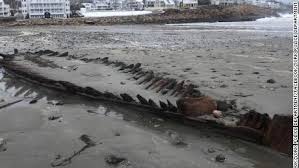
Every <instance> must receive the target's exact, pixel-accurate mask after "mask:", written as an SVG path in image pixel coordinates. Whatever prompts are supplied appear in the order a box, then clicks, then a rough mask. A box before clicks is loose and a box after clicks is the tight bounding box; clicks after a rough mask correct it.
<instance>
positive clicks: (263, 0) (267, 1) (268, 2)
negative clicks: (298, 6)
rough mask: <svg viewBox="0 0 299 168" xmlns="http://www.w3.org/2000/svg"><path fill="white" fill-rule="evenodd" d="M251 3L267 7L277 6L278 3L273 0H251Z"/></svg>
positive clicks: (278, 5)
mask: <svg viewBox="0 0 299 168" xmlns="http://www.w3.org/2000/svg"><path fill="white" fill-rule="evenodd" d="M251 4H252V5H256V6H261V7H269V8H279V7H280V3H279V2H277V1H274V0H251Z"/></svg>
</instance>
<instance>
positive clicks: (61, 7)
mask: <svg viewBox="0 0 299 168" xmlns="http://www.w3.org/2000/svg"><path fill="white" fill-rule="evenodd" d="M21 11H22V14H23V16H25V17H26V18H45V13H47V14H50V17H53V18H68V17H70V14H71V11H70V1H69V0H22V2H21Z"/></svg>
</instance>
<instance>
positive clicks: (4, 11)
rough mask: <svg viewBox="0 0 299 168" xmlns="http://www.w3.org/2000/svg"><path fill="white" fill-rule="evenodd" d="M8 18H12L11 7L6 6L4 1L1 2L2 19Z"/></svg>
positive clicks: (0, 12) (0, 0)
mask: <svg viewBox="0 0 299 168" xmlns="http://www.w3.org/2000/svg"><path fill="white" fill-rule="evenodd" d="M8 16H10V8H9V5H7V4H5V3H4V2H3V0H0V17H8Z"/></svg>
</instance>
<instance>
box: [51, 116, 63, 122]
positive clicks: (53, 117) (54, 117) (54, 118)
mask: <svg viewBox="0 0 299 168" xmlns="http://www.w3.org/2000/svg"><path fill="white" fill-rule="evenodd" d="M60 117H61V116H50V117H48V120H51V121H53V120H57V119H59V118H60Z"/></svg>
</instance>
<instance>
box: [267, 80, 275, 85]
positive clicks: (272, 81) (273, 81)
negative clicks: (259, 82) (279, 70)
mask: <svg viewBox="0 0 299 168" xmlns="http://www.w3.org/2000/svg"><path fill="white" fill-rule="evenodd" d="M267 83H271V84H273V83H276V81H275V80H274V79H268V80H267Z"/></svg>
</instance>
